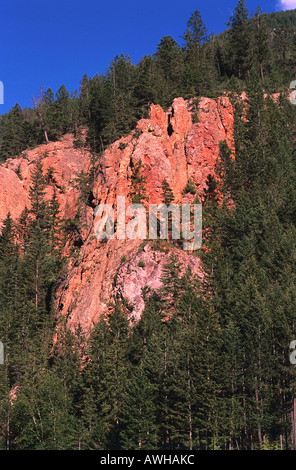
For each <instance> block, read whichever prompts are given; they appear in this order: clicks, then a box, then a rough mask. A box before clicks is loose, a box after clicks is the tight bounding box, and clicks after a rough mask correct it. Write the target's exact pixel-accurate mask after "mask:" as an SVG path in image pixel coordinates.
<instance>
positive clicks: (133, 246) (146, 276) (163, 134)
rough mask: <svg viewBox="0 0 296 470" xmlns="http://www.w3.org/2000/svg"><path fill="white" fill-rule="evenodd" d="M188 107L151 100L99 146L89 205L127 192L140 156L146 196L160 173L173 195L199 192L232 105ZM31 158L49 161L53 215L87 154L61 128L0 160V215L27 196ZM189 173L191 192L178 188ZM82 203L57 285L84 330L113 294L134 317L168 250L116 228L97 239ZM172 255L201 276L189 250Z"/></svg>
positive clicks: (67, 211)
mask: <svg viewBox="0 0 296 470" xmlns="http://www.w3.org/2000/svg"><path fill="white" fill-rule="evenodd" d="M195 106H196V104H195ZM193 112H195V109H194V103H193V102H192V101H184V100H183V99H182V98H177V99H175V100H174V102H173V103H172V106H171V108H170V109H169V110H168V111H167V112H164V110H163V109H162V108H161V107H160V106H159V105H152V106H151V109H150V115H149V118H148V119H142V120H140V121H139V122H138V124H137V126H136V129H135V130H134V131H133V132H132V133H131V134H130V135H129V136H127V137H123V138H121V139H120V140H119V141H117V142H114V143H113V144H112V145H111V146H110V147H109V148H108V149H106V151H105V152H104V155H103V156H102V157H101V159H100V162H99V170H100V171H98V174H97V176H96V180H95V184H94V187H93V201H92V205H93V206H95V205H97V204H102V203H108V204H111V205H113V206H114V205H115V203H116V198H117V196H125V197H126V198H127V200H130V189H131V175H132V168H133V167H134V165H135V164H136V163H137V162H138V161H139V160H140V159H141V160H142V162H143V164H144V173H145V177H146V181H147V187H146V191H147V195H148V198H149V202H150V203H160V202H162V188H161V186H162V182H163V180H164V179H166V180H167V182H168V183H169V185H170V187H171V188H172V190H173V193H174V197H175V202H176V203H181V202H193V201H194V199H195V197H196V194H197V195H199V197H200V199H201V200H202V196H203V190H204V188H205V186H206V181H207V178H208V175H209V174H213V173H214V171H215V162H216V160H217V157H218V154H219V142H220V141H221V140H226V141H227V142H228V144H229V145H230V146H232V144H233V143H232V138H233V135H232V134H233V110H232V106H231V103H230V101H229V99H228V98H227V97H221V98H218V99H217V100H213V99H208V98H200V99H199V102H198V105H197V112H196V116H195V117H196V119H195V122H194V123H193V122H192V115H193ZM38 158H42V160H43V166H44V170H45V171H47V170H48V169H49V168H51V167H53V168H54V169H55V173H54V181H53V184H54V185H55V187H56V188H57V191H58V197H59V202H60V205H61V216H62V217H63V218H68V217H71V216H72V215H73V213H74V211H75V208H76V201H77V197H78V194H77V190H75V188H74V187H73V185H71V181H73V178H75V176H77V175H78V174H79V172H80V171H81V170H84V171H87V169H88V167H89V164H90V154H89V152H87V151H86V150H77V149H74V147H73V138H72V137H71V136H65V137H64V138H63V139H62V140H61V141H60V142H56V143H50V144H47V145H44V146H40V147H38V148H37V149H35V150H31V151H27V152H24V153H23V154H22V155H21V156H20V157H18V158H16V159H10V160H7V161H6V162H5V165H2V166H0V182H1V189H0V221H1V220H3V218H4V217H5V216H6V214H7V211H8V210H10V212H11V214H12V217H13V218H17V217H18V216H19V215H20V213H21V211H22V209H23V208H24V207H25V206H26V205H28V204H29V200H28V192H29V186H30V169H31V165H32V163H33V162H34V160H36V159H38ZM189 179H191V180H192V182H193V185H194V188H195V192H196V194H192V193H194V191H192V192H191V193H187V194H185V193H184V188H185V187H186V185H187V183H188V180H189ZM52 187H53V186H51V189H49V190H48V191H49V193H48V197H50V191H52ZM86 210H87V214H88V217H87V218H86V220H87V225H88V226H87V230H86V232H85V238H84V240H83V244H82V246H81V247H80V251H79V257H78V259H75V260H72V259H71V260H70V261H69V269H68V273H67V275H66V277H65V278H64V280H63V282H62V283H61V285H60V286H59V288H58V292H57V298H56V305H57V311H58V314H59V315H63V316H65V317H66V318H67V322H68V325H69V326H70V327H71V328H75V327H76V326H78V325H79V324H80V325H81V326H82V328H83V329H84V330H85V331H89V330H90V329H91V328H92V326H93V325H94V324H95V323H96V322H97V321H98V319H99V318H100V316H101V315H104V314H105V313H106V312H108V308H109V307H108V305H109V302H110V301H111V299H112V298H113V297H114V296H117V297H118V298H119V299H123V298H124V299H126V300H127V301H128V303H129V304H131V305H133V309H132V312H131V319H136V320H137V319H139V317H140V315H141V313H142V311H143V308H144V299H143V294H142V290H143V288H145V287H147V288H149V289H150V290H151V289H157V288H158V287H160V286H161V277H162V271H163V266H164V265H165V263H166V262H167V259H168V256H169V252H168V253H164V252H160V251H157V250H154V249H153V246H152V245H151V244H150V243H146V245H145V249H144V250H142V248H143V245H142V240H119V239H116V236H115V238H114V239H112V240H108V241H102V240H97V239H96V238H95V235H94V226H95V223H96V219H95V218H93V217H92V215H93V210H92V208H91V207H87V209H86ZM115 235H116V234H115ZM178 257H179V259H180V261H181V264H182V265H183V266H184V268H185V267H186V266H189V265H190V266H191V268H192V270H193V272H194V273H196V274H197V275H199V276H202V266H201V264H200V260H199V258H198V256H197V255H196V254H190V253H187V252H185V251H183V250H179V252H178ZM141 260H142V262H140V261H141Z"/></svg>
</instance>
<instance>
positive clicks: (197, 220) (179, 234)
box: [94, 196, 202, 250]
mask: <svg viewBox="0 0 296 470" xmlns="http://www.w3.org/2000/svg"><path fill="white" fill-rule="evenodd" d="M94 216H95V217H96V218H99V220H97V221H96V223H95V226H94V232H95V236H96V238H97V239H98V240H104V239H108V240H110V239H114V238H117V239H119V240H125V239H129V240H135V239H141V240H147V239H149V240H156V239H157V238H159V239H162V240H169V239H172V240H182V242H183V249H184V250H198V249H199V248H200V247H201V245H202V205H201V204H181V205H180V206H179V205H177V204H171V205H169V206H167V205H166V204H158V205H157V204H149V205H148V210H147V208H146V207H145V206H144V205H142V204H129V205H126V200H125V196H118V197H117V200H116V206H115V207H113V205H111V204H99V205H98V206H97V207H96V208H95V210H94Z"/></svg>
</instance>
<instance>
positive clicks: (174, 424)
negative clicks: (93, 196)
mask: <svg viewBox="0 0 296 470" xmlns="http://www.w3.org/2000/svg"><path fill="white" fill-rule="evenodd" d="M186 26H187V27H186V29H185V32H184V37H183V44H182V45H179V44H178V43H177V42H176V41H175V40H174V39H173V38H172V37H169V36H166V37H164V38H162V39H161V41H160V43H159V45H158V47H157V51H156V52H155V54H154V55H153V56H149V57H144V58H143V59H142V60H141V61H140V62H139V64H137V65H134V64H132V62H131V60H130V59H129V57H125V56H119V57H116V58H115V59H114V60H113V62H112V63H111V65H110V67H109V69H108V70H107V72H106V73H105V74H104V75H101V76H98V75H96V76H94V77H93V78H88V77H87V76H86V75H85V76H84V77H83V79H82V81H81V88H80V91H79V93H74V94H72V95H70V94H69V92H68V91H67V90H66V88H65V87H64V86H62V87H61V88H60V89H59V90H58V92H57V94H56V96H54V94H53V92H52V91H51V90H46V91H45V90H40V92H39V94H38V96H37V97H36V99H35V103H34V107H33V108H32V109H31V108H30V109H24V110H22V109H21V108H20V106H19V105H16V106H15V107H14V108H13V109H12V110H11V111H10V112H9V113H8V114H6V115H3V116H1V121H0V133H1V134H0V157H1V159H2V160H3V161H5V159H6V158H9V157H13V156H15V155H17V154H18V153H20V152H21V151H22V150H24V149H26V148H28V147H34V146H36V145H38V144H40V143H43V142H46V140H55V139H58V138H59V137H60V136H62V135H63V134H65V133H68V132H73V133H74V134H75V138H76V143H77V145H83V142H82V141H81V140H80V129H81V128H87V129H88V134H87V145H89V147H90V148H91V149H92V151H93V153H94V155H96V154H98V155H99V154H100V153H101V152H102V151H103V150H104V148H105V147H106V146H107V145H108V144H110V143H111V142H113V141H114V140H115V139H117V138H119V137H120V136H122V135H125V134H126V133H128V132H130V131H131V130H132V129H133V126H134V125H135V123H136V121H137V120H138V119H139V118H142V117H143V116H145V115H146V114H147V112H148V108H149V105H150V104H151V103H159V104H161V105H162V106H164V107H165V108H166V107H168V106H169V105H171V102H172V100H173V99H174V98H175V97H177V96H182V97H184V98H192V97H197V98H198V97H199V96H210V97H214V98H215V97H216V96H219V95H220V94H221V93H223V92H224V91H230V92H236V93H237V92H239V93H240V92H242V91H245V92H246V93H247V96H248V107H247V111H246V110H245V108H243V107H242V105H241V102H240V101H239V100H236V98H235V96H237V95H236V94H235V93H233V97H232V98H231V99H232V100H233V105H234V107H235V129H234V132H235V160H234V159H233V158H232V157H231V151H230V149H229V148H228V146H227V144H226V143H225V142H221V143H220V158H219V161H218V162H217V175H218V177H217V179H211V180H209V181H208V187H207V190H206V191H205V193H204V201H203V213H204V227H205V230H204V244H203V249H202V250H201V251H199V253H198V256H201V257H202V261H203V265H204V268H205V271H206V276H205V278H204V280H200V279H198V278H197V277H195V276H194V275H193V273H192V272H191V271H190V270H189V269H188V270H187V271H186V272H185V273H183V274H181V270H180V266H179V262H178V259H176V258H175V257H174V256H172V257H171V259H170V261H169V263H168V264H167V266H166V268H165V271H164V273H163V287H162V288H161V289H159V290H158V291H155V292H154V293H153V294H152V295H150V296H147V301H146V306H145V310H144V312H143V314H142V317H141V319H140V320H139V322H138V323H136V324H135V325H133V326H131V325H130V323H129V322H128V319H127V315H126V309H128V306H126V305H122V304H121V303H118V302H117V301H116V300H115V299H114V301H113V302H111V304H110V307H109V316H108V321H106V319H103V318H102V319H101V320H100V321H99V323H98V324H97V325H96V326H95V327H94V328H93V330H92V333H91V336H90V338H88V339H87V340H86V338H85V337H84V335H83V333H82V331H81V330H80V329H79V328H78V329H77V331H76V332H71V331H69V330H68V329H67V326H66V324H64V323H63V320H62V319H60V318H59V319H58V318H57V317H56V312H55V309H54V302H53V299H54V294H55V288H56V285H57V283H58V282H59V279H60V278H61V277H62V276H63V274H64V272H65V269H66V265H67V260H66V259H63V258H62V257H61V252H62V246H63V244H64V243H65V239H66V238H67V237H68V236H69V230H70V229H69V226H68V225H67V224H65V221H63V220H61V219H60V217H59V205H58V202H57V198H56V196H55V194H54V195H53V197H52V200H51V201H50V203H45V200H44V194H45V188H46V185H48V184H50V181H48V179H47V178H46V177H45V175H44V172H43V168H42V164H41V163H37V164H36V165H35V167H34V168H33V169H32V184H31V189H30V201H31V209H30V210H28V211H25V212H24V213H23V214H22V217H21V219H20V220H19V221H13V220H12V219H11V217H10V215H9V214H8V216H7V218H6V220H5V221H4V227H3V230H2V234H1V235H0V338H1V340H2V341H3V343H4V344H5V363H4V365H2V366H0V449H74V450H80V449H81V450H84V449H98V450H106V449H107V450H109V449H110V450H112V449H122V450H128V449H132V450H134V449H145V450H148V449H157V450H172V449H173V450H176V449H182V450H183V449H184V450H192V449H193V450H221V449H222V450H224V449H225V450H233V449H237V450H245V449H248V450H257V449H262V450H264V449H276V450H280V449H283V450H286V449H296V431H295V429H296V422H295V415H296V369H295V367H293V366H292V365H291V364H290V361H289V354H290V351H289V344H290V341H292V340H294V339H296V331H295V322H296V252H295V246H296V158H295V156H296V155H295V145H294V142H295V138H296V113H295V107H294V106H292V105H291V103H290V102H289V101H288V100H287V99H286V96H284V95H285V93H286V92H287V89H288V88H289V84H290V82H291V81H292V80H293V79H294V78H295V76H294V70H295V65H294V64H295V60H296V35H295V32H296V11H290V12H285V13H283V12H280V13H276V14H270V15H266V14H264V13H262V12H261V10H260V9H258V10H257V12H256V13H255V15H254V16H252V17H251V18H250V16H249V12H248V9H247V7H246V5H245V2H244V0H239V1H238V4H237V7H236V8H235V10H234V12H233V15H232V16H231V18H230V19H229V24H228V29H227V30H226V31H225V32H224V33H223V34H221V35H219V36H214V35H213V34H209V33H208V31H207V30H206V27H205V26H204V24H203V21H202V19H201V16H200V14H199V12H198V11H196V12H194V13H193V14H192V16H191V17H190V18H189V20H188V23H187V25H186ZM274 92H277V93H281V92H283V96H281V94H280V96H279V99H278V102H277V103H275V102H274V100H273V99H272V98H271V97H269V94H271V93H274ZM266 95H267V96H266ZM245 113H247V114H245ZM243 115H244V119H242V116H243ZM294 199H295V203H294ZM207 228H209V230H207ZM163 243H165V242H163ZM160 249H161V248H160ZM57 323H58V325H59V328H58V329H57V330H56V326H57ZM56 331H58V337H57V338H56V341H55V342H54V344H53V341H52V339H53V336H54V333H55V332H56ZM13 393H17V400H15V401H13V400H12V396H13ZM12 401H13V404H12Z"/></svg>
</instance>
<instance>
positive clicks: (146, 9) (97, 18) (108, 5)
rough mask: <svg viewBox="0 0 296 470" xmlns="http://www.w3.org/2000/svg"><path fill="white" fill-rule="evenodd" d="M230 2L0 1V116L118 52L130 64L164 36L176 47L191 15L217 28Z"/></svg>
mask: <svg viewBox="0 0 296 470" xmlns="http://www.w3.org/2000/svg"><path fill="white" fill-rule="evenodd" d="M236 3H237V0H224V1H223V0H222V1H221V0H207V1H206V2H205V1H204V0H203V1H200V0H195V1H193V0H148V1H147V0H142V1H139V0H125V1H122V0H121V1H118V0H113V1H112V2H111V1H109V2H108V1H106V0H104V1H102V0H83V1H81V0H50V1H40V0H1V6H0V15H1V16H0V17H1V20H2V21H1V28H0V44H1V62H0V81H2V82H3V83H4V91H5V93H4V98H5V99H4V104H3V105H1V106H0V113H1V114H2V113H5V112H7V111H8V110H9V109H11V107H12V106H14V105H15V104H16V103H17V102H18V103H19V104H20V105H21V106H22V107H25V106H31V105H32V97H33V96H34V95H36V94H37V93H38V90H39V89H40V86H41V85H43V86H44V88H45V89H47V88H48V87H50V88H52V90H53V91H54V93H55V92H56V91H57V90H58V88H59V87H60V85H62V84H65V86H66V88H67V89H68V91H74V90H76V89H78V88H79V82H80V80H81V78H82V76H83V74H85V73H87V74H88V76H91V77H92V76H93V75H94V74H95V73H98V74H101V73H104V72H105V70H106V68H107V67H108V65H109V64H110V62H111V60H112V59H113V58H114V57H115V56H116V55H119V54H121V53H124V54H129V55H130V57H131V59H132V61H133V62H134V63H137V62H138V61H139V60H140V59H141V57H143V56H144V55H148V54H151V53H153V52H155V50H156V47H157V44H158V43H159V41H160V39H161V38H162V37H163V36H165V35H170V36H172V37H173V38H174V39H175V40H176V41H177V42H179V43H181V42H182V41H181V39H180V36H181V35H182V34H183V33H184V31H185V29H186V22H187V20H188V19H189V17H190V15H191V14H192V13H193V12H194V11H195V10H199V11H200V13H201V15H202V18H203V21H204V23H205V25H206V27H207V28H208V31H209V32H212V31H214V32H215V33H216V34H217V33H219V32H221V31H223V30H224V29H225V23H226V22H227V21H228V19H229V17H230V16H231V15H232V12H233V10H234V8H235V6H236ZM258 5H260V6H261V8H262V10H263V11H264V12H266V13H269V12H273V11H278V10H283V9H292V8H296V0H247V6H248V8H249V11H250V13H251V12H254V11H255V10H256V7H257V6H258Z"/></svg>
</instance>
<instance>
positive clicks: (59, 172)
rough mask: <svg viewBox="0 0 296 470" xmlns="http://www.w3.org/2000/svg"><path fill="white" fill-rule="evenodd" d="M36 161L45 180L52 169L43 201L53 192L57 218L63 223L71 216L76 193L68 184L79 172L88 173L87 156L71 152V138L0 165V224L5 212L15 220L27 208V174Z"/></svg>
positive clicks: (74, 150) (74, 151)
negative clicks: (57, 209)
mask: <svg viewBox="0 0 296 470" xmlns="http://www.w3.org/2000/svg"><path fill="white" fill-rule="evenodd" d="M37 160H41V161H42V166H43V173H44V175H45V176H46V175H47V174H48V171H49V170H50V172H51V170H52V169H54V171H53V174H52V177H51V182H50V184H49V185H48V187H47V189H46V199H50V198H51V196H52V194H53V190H54V188H55V189H56V192H57V197H58V201H59V204H60V211H61V217H62V218H63V219H66V218H70V217H73V215H74V214H75V211H76V201H77V197H78V191H77V189H75V188H74V186H73V184H72V183H73V182H74V180H75V178H76V177H77V176H78V174H79V173H80V172H81V171H82V170H84V171H85V172H86V171H87V170H88V168H89V165H90V153H89V152H88V151H85V150H80V149H75V148H74V146H73V136H72V135H65V136H64V137H63V138H62V139H61V140H60V141H59V142H51V143H49V144H44V145H40V146H39V147H37V148H36V149H34V150H26V151H24V152H22V154H21V155H20V156H19V157H16V158H9V159H8V160H6V162H5V163H4V164H2V165H0V224H1V223H2V222H3V220H4V219H5V218H6V216H7V214H8V212H10V214H11V217H12V218H13V219H14V220H16V219H18V218H19V216H20V215H21V212H22V211H23V210H24V209H25V207H27V208H29V207H30V201H29V191H30V185H31V171H32V169H33V166H34V162H36V161H37Z"/></svg>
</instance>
